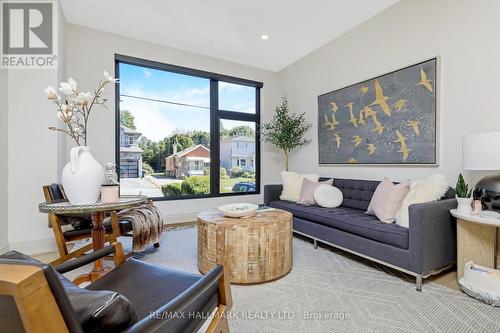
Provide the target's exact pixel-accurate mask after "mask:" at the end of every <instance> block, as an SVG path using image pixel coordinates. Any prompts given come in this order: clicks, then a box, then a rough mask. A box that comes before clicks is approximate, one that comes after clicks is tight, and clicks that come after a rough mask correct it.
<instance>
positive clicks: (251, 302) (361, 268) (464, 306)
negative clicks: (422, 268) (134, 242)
mask: <svg viewBox="0 0 500 333" xmlns="http://www.w3.org/2000/svg"><path fill="white" fill-rule="evenodd" d="M126 242H129V240H128V239H125V240H124V246H125V247H128V246H129V245H128V244H127V243H126ZM293 250H294V257H293V260H294V262H293V268H292V271H291V272H290V273H289V274H288V275H287V276H285V277H283V278H282V279H279V280H277V281H274V282H270V283H264V284H259V285H248V286H242V285H234V286H232V288H231V290H232V294H233V303H234V304H233V309H232V312H231V317H230V328H231V332H233V333H236V332H245V333H254V332H255V333H257V332H269V333H271V332H283V333H285V332H286V333H288V332H304V333H306V332H307V333H316V332H318V333H319V332H500V309H499V308H494V307H491V306H489V305H486V304H484V303H482V302H479V301H477V300H475V299H473V298H470V297H468V296H467V295H466V294H464V293H462V292H460V291H458V290H453V289H449V288H447V287H444V286H441V285H438V284H436V283H433V282H424V285H423V289H422V292H417V291H416V290H415V284H414V279H413V278H410V277H408V276H406V275H405V274H402V273H399V272H396V271H394V270H390V269H387V268H385V267H384V266H382V265H378V264H375V263H372V262H369V261H367V260H364V259H361V258H358V257H355V256H353V255H350V254H347V253H345V252H342V251H339V250H334V249H331V248H321V247H319V248H318V249H314V247H313V246H312V244H311V243H310V242H308V241H306V240H304V239H300V238H294V243H293ZM135 257H137V258H140V259H143V260H145V261H147V262H151V263H156V264H159V265H165V266H169V267H173V268H177V269H180V270H184V271H189V272H195V273H198V270H197V265H196V260H197V254H196V228H194V227H192V228H186V229H179V230H169V231H167V232H165V233H164V234H163V236H162V239H161V246H160V248H158V249H152V248H150V249H148V250H147V251H145V252H143V253H141V254H136V255H135Z"/></svg>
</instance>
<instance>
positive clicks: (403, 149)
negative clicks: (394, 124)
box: [394, 130, 411, 162]
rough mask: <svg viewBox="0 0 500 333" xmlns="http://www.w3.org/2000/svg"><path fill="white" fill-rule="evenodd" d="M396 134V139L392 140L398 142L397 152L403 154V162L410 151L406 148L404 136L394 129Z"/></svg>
mask: <svg viewBox="0 0 500 333" xmlns="http://www.w3.org/2000/svg"><path fill="white" fill-rule="evenodd" d="M396 136H397V138H398V139H397V140H396V141H394V142H396V143H399V144H400V146H401V149H400V150H398V152H399V153H401V154H402V155H403V162H405V161H406V159H407V158H408V156H409V154H410V152H411V149H408V146H407V145H406V137H405V136H404V135H403V134H401V132H400V131H399V130H396Z"/></svg>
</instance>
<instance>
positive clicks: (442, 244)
mask: <svg viewBox="0 0 500 333" xmlns="http://www.w3.org/2000/svg"><path fill="white" fill-rule="evenodd" d="M456 207H457V200H456V199H445V200H440V201H433V202H425V203H419V204H413V205H410V206H409V207H408V212H409V217H410V230H409V242H410V245H409V246H410V252H411V266H412V271H414V272H416V273H418V274H422V275H425V274H427V273H430V272H431V271H433V270H436V269H439V268H442V267H444V266H446V265H449V264H452V263H454V262H455V261H456V252H457V246H456V238H457V236H456V222H455V218H454V217H453V216H451V214H450V209H454V208H456Z"/></svg>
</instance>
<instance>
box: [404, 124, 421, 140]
mask: <svg viewBox="0 0 500 333" xmlns="http://www.w3.org/2000/svg"><path fill="white" fill-rule="evenodd" d="M419 125H420V122H419V121H416V120H408V122H407V124H406V127H411V128H412V129H413V132H415V135H416V136H420V129H419V127H418V126H419Z"/></svg>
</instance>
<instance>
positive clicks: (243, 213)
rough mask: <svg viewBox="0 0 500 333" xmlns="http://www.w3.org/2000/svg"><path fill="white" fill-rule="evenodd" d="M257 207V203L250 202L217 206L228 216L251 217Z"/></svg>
mask: <svg viewBox="0 0 500 333" xmlns="http://www.w3.org/2000/svg"><path fill="white" fill-rule="evenodd" d="M258 208H259V206H258V205H255V204H250V203H235V204H229V205H223V206H220V207H217V209H218V210H219V211H221V212H222V213H223V214H224V216H228V217H252V216H254V215H255V212H256V211H257V209H258Z"/></svg>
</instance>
